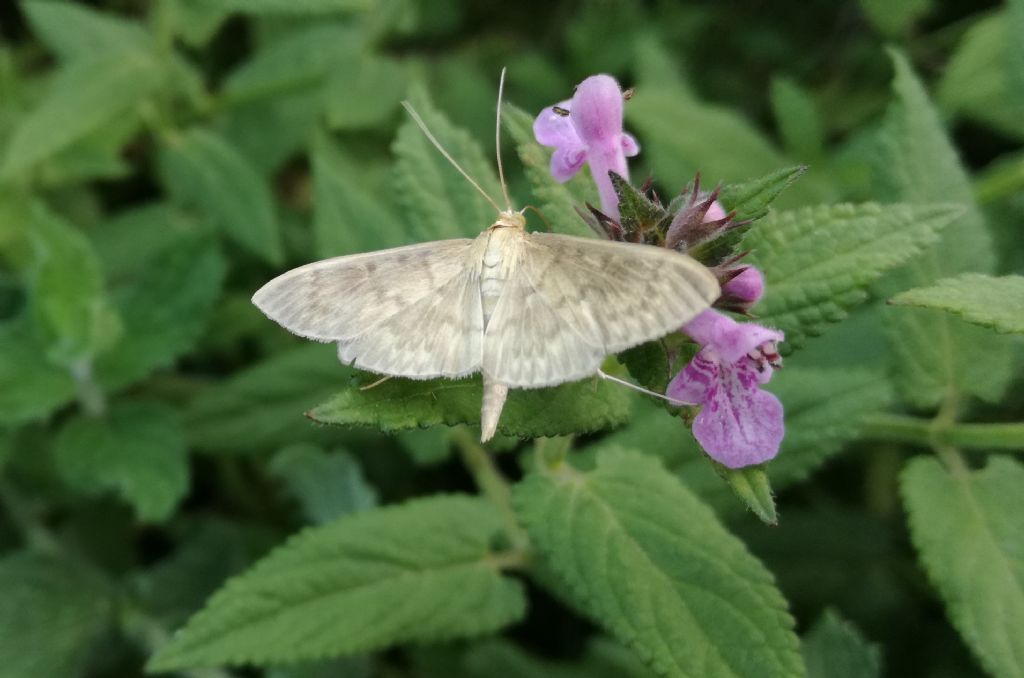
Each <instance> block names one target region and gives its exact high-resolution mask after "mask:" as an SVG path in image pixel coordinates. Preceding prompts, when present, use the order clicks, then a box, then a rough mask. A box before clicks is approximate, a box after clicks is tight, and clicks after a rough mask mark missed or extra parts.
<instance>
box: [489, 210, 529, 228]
mask: <svg viewBox="0 0 1024 678" xmlns="http://www.w3.org/2000/svg"><path fill="white" fill-rule="evenodd" d="M491 228H518V229H519V230H520V231H522V230H525V229H526V217H524V216H523V215H522V213H521V212H516V211H514V210H507V211H505V212H501V213H500V214H499V215H498V220H497V221H495V222H494V225H493V226H491Z"/></svg>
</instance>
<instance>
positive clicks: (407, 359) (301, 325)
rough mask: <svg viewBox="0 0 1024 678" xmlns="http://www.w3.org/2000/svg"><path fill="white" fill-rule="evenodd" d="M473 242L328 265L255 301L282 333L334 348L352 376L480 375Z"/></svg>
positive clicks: (280, 280)
mask: <svg viewBox="0 0 1024 678" xmlns="http://www.w3.org/2000/svg"><path fill="white" fill-rule="evenodd" d="M472 243H473V241H472V240H470V239H465V238H462V239H456V240H440V241H436V242H428V243H421V244H418V245H410V246H408V247H398V248H394V249H389V250H381V251H379V252H368V253H366V254H357V255H351V256H345V257H337V258H334V259H327V260H325V261H320V262H315V263H312V264H308V265H306V266H301V267H299V268H296V269H294V270H292V271H289V272H287V273H284V274H282V275H280V276H278V277H277V278H274V279H273V280H271V281H270V282H269V283H267V284H266V285H264V286H263V287H262V288H261V289H260V290H259V291H258V292H256V294H255V295H254V296H253V302H254V303H255V304H256V305H257V306H258V307H259V308H260V310H262V311H263V312H264V313H265V314H266V315H267V316H268V317H269V318H271V319H272V320H274V321H275V322H277V323H278V324H280V325H282V326H283V327H284V328H285V329H287V330H289V331H291V332H293V333H294V334H298V335H300V336H303V337H306V338H308V339H314V340H316V341H324V342H337V344H338V357H339V358H340V359H341V361H342V362H345V363H349V364H352V365H354V366H356V367H359V368H362V369H366V370H371V371H373V372H379V373H382V374H390V375H395V376H401V377H409V378H413V379H430V378H434V377H450V378H456V377H462V376H466V375H468V374H471V373H473V372H476V371H477V370H479V369H480V365H481V359H482V353H483V310H482V307H481V301H480V283H479V278H478V276H477V274H476V267H475V265H474V263H473V262H471V261H470V252H471V246H472Z"/></svg>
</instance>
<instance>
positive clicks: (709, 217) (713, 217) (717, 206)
mask: <svg viewBox="0 0 1024 678" xmlns="http://www.w3.org/2000/svg"><path fill="white" fill-rule="evenodd" d="M726 214H727V212H726V211H725V208H724V207H722V203H720V202H718V201H717V200H715V201H713V202H712V203H711V206H710V207H708V211H707V212H706V213H705V214H704V219H703V220H704V221H718V220H719V219H725V216H726Z"/></svg>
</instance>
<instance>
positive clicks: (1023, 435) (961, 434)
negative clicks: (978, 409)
mask: <svg viewBox="0 0 1024 678" xmlns="http://www.w3.org/2000/svg"><path fill="white" fill-rule="evenodd" d="M864 435H865V437H867V438H873V439H876V440H889V441H893V442H901V443H918V444H920V445H929V446H931V445H952V446H955V447H960V448H964V449H968V450H971V449H977V450H1001V451H1014V452H1019V451H1021V450H1024V422H1019V423H1012V424H961V423H957V422H945V421H942V420H939V419H919V418H917V417H908V416H905V415H899V414H876V415H874V416H872V417H870V418H868V420H867V423H866V426H865V428H864Z"/></svg>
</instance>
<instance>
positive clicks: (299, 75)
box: [224, 23, 359, 105]
mask: <svg viewBox="0 0 1024 678" xmlns="http://www.w3.org/2000/svg"><path fill="white" fill-rule="evenodd" d="M358 41H359V34H358V33H357V32H355V31H353V30H351V29H350V28H347V27H345V26H342V25H339V24H330V23H328V24H315V25H312V26H310V27H308V28H304V29H302V30H297V31H293V32H290V33H288V34H286V35H285V36H284V37H283V38H281V39H279V40H277V41H276V42H273V43H270V44H269V45H267V46H266V47H264V48H262V49H260V50H258V51H257V52H256V53H255V55H254V56H253V57H252V58H251V59H249V60H248V61H246V62H244V63H243V64H242V66H240V67H239V68H238V69H237V70H235V71H234V72H232V73H231V75H230V76H228V79H227V82H226V83H225V85H224V93H225V96H227V98H228V101H229V102H231V103H232V104H233V105H237V104H238V103H240V102H243V101H250V100H254V99H261V98H273V97H280V96H282V95H283V94H287V93H289V92H292V91H295V90H301V89H309V88H312V87H318V86H321V85H322V84H323V83H324V81H325V80H326V79H327V78H328V76H329V75H330V74H331V73H332V72H334V71H335V70H336V69H338V68H353V67H354V66H355V65H356V64H355V56H356V53H357V50H358V49H359V42H358Z"/></svg>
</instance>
